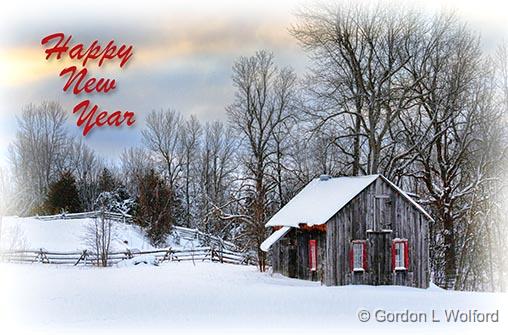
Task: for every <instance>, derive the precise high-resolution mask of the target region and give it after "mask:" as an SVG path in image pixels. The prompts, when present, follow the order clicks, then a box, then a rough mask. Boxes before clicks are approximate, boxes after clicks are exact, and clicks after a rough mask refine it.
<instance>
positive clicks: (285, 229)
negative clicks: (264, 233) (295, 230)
mask: <svg viewBox="0 0 508 335" xmlns="http://www.w3.org/2000/svg"><path fill="white" fill-rule="evenodd" d="M289 229H291V227H282V228H281V229H279V230H276V231H275V232H274V233H273V234H272V235H270V236H269V237H268V238H267V239H266V240H264V241H263V243H261V246H260V249H261V250H263V251H265V252H266V251H268V249H270V247H271V246H272V244H274V243H275V242H277V241H278V240H279V239H280V238H281V237H282V236H284V235H286V233H287V232H288V231H289Z"/></svg>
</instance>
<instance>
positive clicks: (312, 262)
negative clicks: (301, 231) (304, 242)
mask: <svg viewBox="0 0 508 335" xmlns="http://www.w3.org/2000/svg"><path fill="white" fill-rule="evenodd" d="M309 269H310V271H316V270H317V243H316V240H309Z"/></svg>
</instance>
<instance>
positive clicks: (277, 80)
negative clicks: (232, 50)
mask: <svg viewBox="0 0 508 335" xmlns="http://www.w3.org/2000/svg"><path fill="white" fill-rule="evenodd" d="M233 83H234V86H235V88H236V89H237V91H236V94H235V99H234V102H233V104H232V105H230V106H228V107H227V111H228V113H229V117H230V120H231V124H232V125H233V127H235V128H236V129H237V130H238V132H239V134H240V136H241V137H242V138H243V140H244V142H243V149H244V150H245V152H244V154H245V155H244V157H243V164H244V166H245V168H246V177H245V179H244V183H243V190H242V191H243V194H244V196H242V197H241V200H242V201H243V202H244V206H245V208H246V210H245V212H246V214H245V215H244V216H248V217H250V220H247V221H245V222H248V224H247V225H246V226H245V229H246V231H247V236H248V237H249V240H248V241H247V243H248V244H249V245H250V246H251V247H252V248H254V249H256V250H257V252H258V262H259V269H260V270H261V271H264V270H265V266H266V260H265V258H266V255H265V253H263V252H262V251H261V250H260V249H259V246H260V245H261V242H263V240H264V238H265V227H264V223H265V220H266V218H267V215H269V211H268V208H269V203H268V202H269V196H268V195H269V192H271V191H272V186H273V185H270V183H269V179H268V178H267V176H268V173H269V171H268V170H269V168H270V167H269V163H270V161H271V158H272V156H273V154H274V151H273V140H274V133H275V132H276V131H277V129H279V126H280V125H281V124H282V123H284V122H285V121H286V120H287V119H288V118H290V117H291V112H292V110H291V108H290V106H291V105H290V103H289V101H288V99H289V98H290V97H291V92H292V90H293V89H294V85H295V76H294V74H293V72H292V71H291V70H290V69H287V68H285V69H279V68H278V67H277V66H275V65H274V63H273V55H272V54H271V53H268V52H266V51H259V52H257V53H256V54H255V55H254V56H252V57H248V58H246V57H241V58H240V59H239V60H238V61H237V62H236V63H235V64H234V66H233Z"/></svg>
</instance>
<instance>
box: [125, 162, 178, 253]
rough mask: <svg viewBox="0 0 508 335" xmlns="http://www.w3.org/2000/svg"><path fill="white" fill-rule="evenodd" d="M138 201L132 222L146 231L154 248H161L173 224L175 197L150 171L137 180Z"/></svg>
mask: <svg viewBox="0 0 508 335" xmlns="http://www.w3.org/2000/svg"><path fill="white" fill-rule="evenodd" d="M138 194H139V195H138V201H137V206H136V208H135V211H134V222H135V223H136V224H138V225H140V226H141V227H144V228H145V229H146V231H147V234H148V237H149V238H150V241H151V242H152V244H153V245H155V246H162V245H164V243H165V241H166V237H167V235H168V234H169V232H170V231H171V228H172V226H173V224H174V220H175V219H174V213H173V211H172V208H173V205H174V202H175V197H174V193H173V191H172V190H171V189H170V188H169V187H168V186H167V185H166V183H165V182H164V180H163V179H162V178H161V177H160V176H159V175H158V174H157V173H155V171H154V170H151V171H150V172H148V173H147V174H145V175H143V176H141V177H139V179H138Z"/></svg>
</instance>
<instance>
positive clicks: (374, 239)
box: [367, 231, 392, 285]
mask: <svg viewBox="0 0 508 335" xmlns="http://www.w3.org/2000/svg"><path fill="white" fill-rule="evenodd" d="M367 240H368V248H369V249H368V250H369V251H368V254H369V273H370V280H371V284H372V285H391V284H392V276H391V232H390V231H381V232H367Z"/></svg>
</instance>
